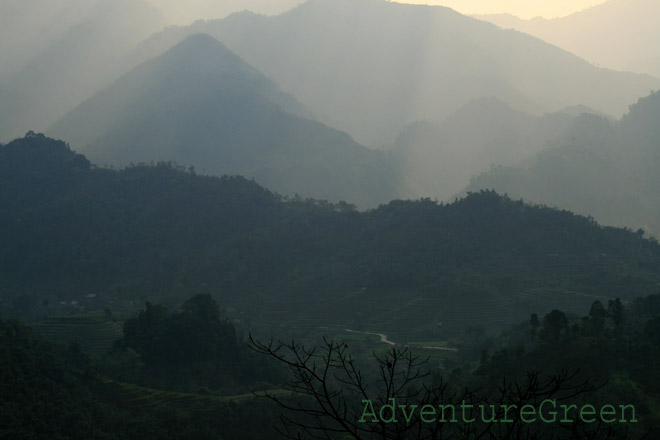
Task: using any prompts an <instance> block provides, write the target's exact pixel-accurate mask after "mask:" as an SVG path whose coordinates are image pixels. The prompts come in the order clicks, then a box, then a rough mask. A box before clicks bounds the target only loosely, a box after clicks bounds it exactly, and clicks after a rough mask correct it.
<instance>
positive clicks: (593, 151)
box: [467, 92, 660, 236]
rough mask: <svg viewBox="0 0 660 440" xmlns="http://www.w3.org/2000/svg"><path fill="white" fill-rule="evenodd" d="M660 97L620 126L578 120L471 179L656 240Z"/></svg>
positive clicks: (644, 102) (659, 229)
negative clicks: (538, 148) (523, 156)
mask: <svg viewBox="0 0 660 440" xmlns="http://www.w3.org/2000/svg"><path fill="white" fill-rule="evenodd" d="M658 120H660V93H659V92H656V93H652V94H651V95H649V96H647V97H645V98H642V99H640V100H639V101H638V102H637V103H636V104H635V105H632V106H630V111H629V112H628V113H627V114H626V115H624V117H623V118H622V119H621V120H620V121H616V122H611V121H609V120H607V119H605V118H602V117H597V116H594V115H583V116H581V117H580V118H578V119H576V120H575V122H574V123H573V125H572V126H571V127H570V128H569V129H568V130H567V131H566V132H565V133H564V134H563V135H562V136H560V137H559V138H557V139H555V140H554V141H551V142H550V143H549V145H548V148H546V149H545V150H544V151H543V152H541V153H539V154H538V155H536V156H535V157H534V158H532V159H530V160H527V161H526V162H523V163H521V164H519V165H517V166H510V167H497V168H494V169H492V170H490V171H488V172H486V173H483V174H481V175H479V176H477V177H475V178H474V179H472V181H471V183H470V185H469V186H468V187H467V190H468V191H478V190H480V189H484V188H491V189H495V190H496V191H498V192H501V193H507V194H509V195H510V196H511V197H515V198H518V197H522V198H524V199H525V200H529V201H532V202H537V203H546V204H549V205H552V206H558V207H560V208H563V209H570V210H571V211H574V212H577V213H580V214H584V215H592V216H593V217H594V218H595V219H596V220H598V221H599V222H602V223H605V224H610V225H615V226H627V227H631V228H633V229H635V230H637V229H639V228H642V229H644V230H646V231H647V232H651V233H653V234H654V235H656V236H657V235H658V234H659V233H660V223H658V219H659V218H660V197H659V196H658V188H660V180H658V176H660V148H659V147H658V145H659V141H658V139H660V133H659V132H658V125H657V121H658Z"/></svg>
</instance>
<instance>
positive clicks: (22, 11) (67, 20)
mask: <svg viewBox="0 0 660 440" xmlns="http://www.w3.org/2000/svg"><path fill="white" fill-rule="evenodd" d="M10 3H14V2H13V1H11V2H10ZM23 3H25V4H23ZM6 7H7V6H4V8H6ZM11 7H12V5H11V4H10V5H9V9H11ZM14 7H15V8H17V10H11V11H10V13H8V15H7V17H13V18H14V19H15V20H16V22H17V23H15V24H12V26H9V29H10V30H11V29H13V28H14V27H20V26H23V28H21V29H20V30H18V29H15V32H16V33H18V35H23V34H28V35H29V37H14V36H13V35H12V36H11V38H8V40H9V43H4V47H1V48H0V57H1V59H3V60H6V61H7V63H8V68H7V72H8V73H7V74H5V75H4V77H3V78H0V139H1V140H4V141H7V140H9V139H11V138H14V137H16V136H19V135H22V134H24V133H25V132H26V131H28V130H37V131H42V130H45V129H46V128H47V127H48V126H50V125H51V124H53V123H54V122H55V121H56V120H57V119H59V118H60V117H62V116H63V115H64V114H66V113H67V112H68V111H70V110H71V109H73V108H74V107H75V106H77V105H78V104H80V103H81V102H82V101H83V100H85V99H86V98H88V97H89V96H91V95H92V94H93V93H94V92H96V91H98V90H99V89H101V88H102V87H106V86H107V85H108V84H110V83H111V82H112V81H113V80H114V79H116V78H117V76H119V75H120V74H121V73H124V72H125V71H126V70H125V69H126V68H127V64H126V62H124V57H125V56H126V54H127V53H129V52H131V51H132V50H133V49H134V48H135V46H136V45H137V44H138V43H139V42H140V41H142V40H143V39H144V38H146V37H147V36H149V35H151V34H152V33H153V32H155V31H157V30H160V29H161V28H162V27H163V26H164V22H163V19H162V16H161V15H160V14H159V12H158V11H157V10H156V9H154V8H153V7H152V6H151V5H150V4H149V3H148V2H146V1H145V0H112V1H108V0H90V1H89V2H81V1H78V0H68V1H57V2H56V1H53V2H44V1H43V0H30V1H26V2H20V4H18V5H14ZM2 8H3V7H0V12H1V11H2ZM49 13H53V14H54V16H50V17H49V20H51V21H49V22H48V23H42V22H41V21H40V20H43V19H42V18H41V17H42V16H48V14H49ZM52 22H54V23H56V24H55V25H51V23H52ZM60 22H61V24H60ZM42 28H43V29H42ZM2 34H3V31H0V35H2ZM12 42H13V43H12ZM23 46H25V54H22V53H21V52H20V50H21V48H22V47H23Z"/></svg>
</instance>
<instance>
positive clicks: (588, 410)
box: [580, 405, 596, 423]
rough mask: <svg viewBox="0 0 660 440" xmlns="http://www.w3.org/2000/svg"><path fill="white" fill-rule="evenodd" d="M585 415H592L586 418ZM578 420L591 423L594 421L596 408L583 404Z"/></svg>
mask: <svg viewBox="0 0 660 440" xmlns="http://www.w3.org/2000/svg"><path fill="white" fill-rule="evenodd" d="M585 415H586V416H594V417H593V418H590V419H587V418H586V417H585ZM580 420H582V421H583V422H584V423H593V422H595V421H596V408H594V406H593V405H584V406H583V407H582V408H580Z"/></svg>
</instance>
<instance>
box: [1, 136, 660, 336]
mask: <svg viewBox="0 0 660 440" xmlns="http://www.w3.org/2000/svg"><path fill="white" fill-rule="evenodd" d="M0 243H2V246H0V283H1V284H2V286H3V291H2V300H3V301H2V306H3V314H9V315H10V316H12V315H23V316H28V317H31V319H39V317H40V316H43V314H44V313H47V314H57V313H64V312H67V311H69V310H71V311H77V312H81V311H99V312H102V311H103V310H104V309H105V308H111V310H112V311H116V312H121V313H124V314H132V313H134V312H135V311H136V308H138V307H140V306H141V305H142V304H144V301H151V302H152V303H157V302H161V303H164V304H168V305H169V304H179V303H181V302H182V301H183V299H184V298H187V297H188V296H189V295H190V292H200V291H205V292H208V293H212V294H213V295H214V296H215V297H216V298H217V299H218V302H219V303H221V304H223V305H224V306H225V307H227V308H233V309H234V310H235V316H237V317H240V319H242V320H245V319H251V320H252V322H253V323H258V325H259V327H261V328H268V329H270V330H272V331H275V330H274V329H276V328H282V327H287V326H289V327H290V326H294V327H301V326H302V327H305V326H309V327H317V326H319V325H325V326H337V327H338V328H352V327H348V326H353V325H359V326H362V328H363V329H365V330H367V331H378V332H382V333H386V334H392V335H404V334H405V335H407V337H412V335H418V336H420V335H425V336H426V337H430V336H431V335H433V337H436V336H437V337H439V338H441V339H439V340H445V339H444V338H445V337H447V336H451V335H456V334H457V333H460V332H461V331H462V330H464V329H465V328H466V327H470V326H473V327H475V326H480V327H483V328H484V329H486V330H491V329H495V328H499V327H502V326H507V325H508V324H510V323H514V322H516V321H518V320H523V319H528V318H529V314H530V313H533V312H536V313H545V312H547V311H550V310H552V309H554V308H562V309H564V310H566V311H567V312H569V311H570V312H574V313H582V314H584V313H585V310H587V309H588V307H589V305H590V304H591V303H592V302H593V301H594V300H595V299H600V300H601V301H602V302H604V303H607V301H608V299H610V298H612V299H613V298H616V297H619V298H621V299H622V300H631V299H633V298H634V297H637V296H641V295H646V294H650V293H654V292H657V286H658V282H660V246H659V245H658V243H657V242H656V241H653V240H647V239H644V238H643V237H641V236H640V235H639V234H636V233H633V232H632V231H627V230H624V229H616V228H604V227H602V226H599V225H598V224H596V223H595V222H594V221H593V220H590V219H588V218H585V217H580V216H576V215H574V214H571V213H569V212H566V211H558V210H554V209H550V208H542V207H535V206H531V205H527V204H524V203H522V202H517V201H513V200H510V199H508V198H506V197H501V196H499V195H497V194H495V193H492V192H482V193H475V194H471V195H469V196H467V197H465V198H463V199H461V200H459V201H457V202H455V203H452V204H448V205H443V204H438V203H435V202H432V201H430V200H428V199H426V200H419V201H393V202H390V203H389V204H387V205H383V206H380V207H379V208H377V209H374V210H371V211H367V212H359V211H356V210H355V209H353V208H352V207H351V206H350V205H347V204H345V203H339V204H331V203H328V202H323V201H315V200H304V201H303V200H285V199H283V198H281V197H278V196H276V195H274V194H273V193H271V192H269V191H267V190H266V189H264V188H262V187H260V186H259V185H257V184H256V183H255V182H251V181H249V180H246V179H244V178H242V177H223V178H217V177H208V176H200V175H196V174H194V173H191V172H185V171H181V170H177V169H175V168H172V167H171V166H166V165H159V166H136V167H130V168H126V169H123V170H121V171H113V170H108V169H102V168H95V167H93V166H91V165H90V163H89V161H88V160H87V159H86V158H85V157H84V156H82V155H80V154H76V153H75V152H73V151H71V150H70V149H69V148H68V147H67V145H66V144H65V143H64V142H61V141H56V140H53V139H48V138H46V137H45V136H43V135H35V134H30V135H29V136H27V137H25V138H22V139H17V140H15V141H12V142H11V143H9V144H7V145H3V146H0ZM90 292H93V293H94V294H95V295H96V296H94V297H91V298H90V297H89V296H88V295H89V294H90ZM72 301H75V304H72ZM62 302H64V304H62ZM438 323H442V325H441V326H439V325H438ZM269 334H271V335H272V332H270V333H269ZM394 340H396V339H394ZM410 340H420V339H410Z"/></svg>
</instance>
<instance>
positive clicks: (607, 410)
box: [600, 405, 616, 423]
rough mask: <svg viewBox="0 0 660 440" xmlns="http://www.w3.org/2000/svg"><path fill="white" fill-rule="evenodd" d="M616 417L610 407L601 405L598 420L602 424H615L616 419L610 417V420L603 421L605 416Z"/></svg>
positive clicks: (614, 411)
mask: <svg viewBox="0 0 660 440" xmlns="http://www.w3.org/2000/svg"><path fill="white" fill-rule="evenodd" d="M613 415H616V410H615V409H614V407H613V406H612V405H603V406H602V407H601V408H600V419H601V420H602V421H603V422H604V423H614V422H616V418H615V417H612V418H611V419H605V416H613Z"/></svg>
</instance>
